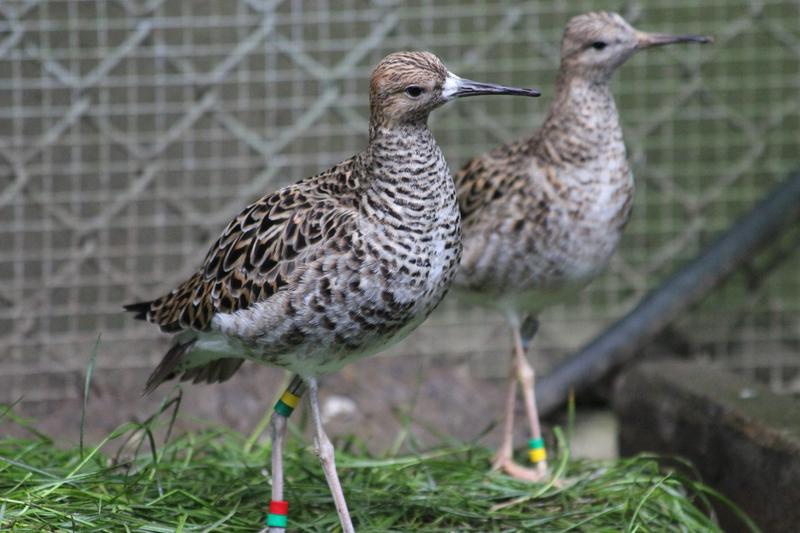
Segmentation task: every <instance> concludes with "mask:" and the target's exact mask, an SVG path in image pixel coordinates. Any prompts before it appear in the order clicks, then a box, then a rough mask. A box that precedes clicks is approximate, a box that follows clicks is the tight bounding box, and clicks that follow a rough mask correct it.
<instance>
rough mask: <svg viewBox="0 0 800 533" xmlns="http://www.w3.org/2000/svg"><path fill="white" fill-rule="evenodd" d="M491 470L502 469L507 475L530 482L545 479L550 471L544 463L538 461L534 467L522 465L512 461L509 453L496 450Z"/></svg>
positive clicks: (539, 481) (538, 481)
mask: <svg viewBox="0 0 800 533" xmlns="http://www.w3.org/2000/svg"><path fill="white" fill-rule="evenodd" d="M492 470H494V471H498V470H502V471H503V472H505V473H506V474H508V475H509V476H511V477H513V478H517V479H522V480H524V481H530V482H531V483H541V482H543V481H547V480H548V479H549V477H550V473H549V471H548V470H547V464H546V463H539V464H537V465H536V466H535V467H534V468H528V467H526V466H522V465H521V464H518V463H516V462H515V461H514V459H513V458H512V457H511V454H510V453H508V452H506V453H504V452H503V451H498V452H497V454H495V456H494V459H493V460H492Z"/></svg>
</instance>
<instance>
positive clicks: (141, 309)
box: [122, 301, 153, 320]
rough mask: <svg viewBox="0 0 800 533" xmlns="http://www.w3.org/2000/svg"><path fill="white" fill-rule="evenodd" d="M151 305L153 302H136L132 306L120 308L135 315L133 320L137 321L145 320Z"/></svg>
mask: <svg viewBox="0 0 800 533" xmlns="http://www.w3.org/2000/svg"><path fill="white" fill-rule="evenodd" d="M152 305H153V302H152V301H150V302H136V303H133V304H127V305H123V306H122V307H123V308H125V310H126V311H130V312H131V313H136V314H135V315H134V318H136V319H137V320H147V313H149V312H150V307H151V306H152Z"/></svg>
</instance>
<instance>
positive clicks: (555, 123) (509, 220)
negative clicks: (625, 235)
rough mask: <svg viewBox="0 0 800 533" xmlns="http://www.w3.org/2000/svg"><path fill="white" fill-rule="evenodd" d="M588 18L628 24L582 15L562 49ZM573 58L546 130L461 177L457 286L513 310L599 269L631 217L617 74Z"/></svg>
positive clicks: (528, 307) (534, 306) (538, 302)
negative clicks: (579, 65)
mask: <svg viewBox="0 0 800 533" xmlns="http://www.w3.org/2000/svg"><path fill="white" fill-rule="evenodd" d="M589 17H591V18H590V19H589V20H591V19H598V24H601V25H609V26H612V28H614V29H616V28H617V25H621V24H623V23H624V21H622V20H621V18H619V19H618V18H617V17H618V16H614V15H611V14H606V13H597V14H591V15H585V16H583V17H579V18H576V19H573V20H572V21H571V22H570V25H569V26H568V27H567V30H566V32H565V37H564V44H563V45H562V46H563V48H565V49H567V50H569V49H571V48H572V36H573V35H575V34H576V33H578V32H580V31H583V32H587V33H589V29H590V28H592V26H591V25H590V24H588V23H587V20H586V19H587V18H589ZM625 25H627V24H626V23H625ZM592 29H593V28H592ZM595 34H597V31H596V30H595V31H592V32H590V35H589V36H588V38H589V39H595V37H594V35H595ZM581 38H583V37H581ZM564 53H565V54H568V52H567V51H566V50H565V52H564ZM569 59H570V56H569V55H565V57H564V61H563V62H562V68H561V70H560V72H559V75H558V80H557V83H556V94H555V98H554V101H553V103H552V105H551V107H550V110H549V112H548V114H547V117H546V119H545V121H544V123H543V125H542V126H541V128H540V129H539V130H538V131H536V133H534V134H533V135H532V136H531V137H527V138H523V139H520V140H518V141H515V142H512V143H510V144H508V145H504V146H501V147H499V148H497V149H495V150H493V151H492V152H490V153H488V154H485V155H482V156H479V157H476V158H475V159H473V160H471V161H469V162H468V163H467V164H466V165H465V166H464V167H463V168H462V169H461V170H460V171H459V172H458V173H457V174H456V176H455V180H456V185H457V188H458V200H459V205H460V207H461V212H462V216H463V224H464V256H463V259H462V261H461V270H460V271H459V274H458V276H457V279H456V286H457V287H458V288H459V289H462V290H464V291H465V292H468V293H478V294H479V295H480V296H481V297H480V298H475V300H480V301H484V302H486V303H487V304H489V305H493V306H497V307H499V308H500V309H501V310H503V311H504V312H537V311H539V310H540V309H541V308H542V307H544V306H546V305H547V304H548V303H551V302H552V301H554V300H559V299H561V298H563V296H564V293H565V292H569V291H572V290H574V289H575V288H576V287H579V286H580V285H582V284H583V283H586V282H587V281H588V280H590V279H591V278H592V277H594V276H596V275H597V274H598V273H599V272H600V271H601V270H602V269H603V267H604V266H605V265H606V263H607V262H608V259H609V258H610V256H611V255H612V253H613V252H614V250H615V249H616V247H617V244H618V242H619V239H620V236H621V233H622V229H623V228H624V226H625V224H626V222H627V221H628V218H629V216H630V212H631V202H632V199H633V192H634V187H633V177H632V175H631V172H630V169H629V166H628V162H627V158H626V153H625V144H624V142H623V138H622V129H621V128H620V123H619V114H618V113H617V108H616V105H615V104H614V98H613V96H612V95H611V90H610V87H609V85H608V83H604V82H603V81H606V82H607V80H608V77H604V78H601V79H600V80H598V79H596V78H594V77H584V76H581V75H577V74H580V73H581V72H580V71H579V72H578V73H576V72H575V70H573V69H572V68H571V66H572V65H571V63H570V61H569ZM486 293H488V294H490V295H491V296H492V298H490V299H486V298H485V297H484V295H485V294H486Z"/></svg>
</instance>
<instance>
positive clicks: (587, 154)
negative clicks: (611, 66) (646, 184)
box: [531, 71, 626, 166]
mask: <svg viewBox="0 0 800 533" xmlns="http://www.w3.org/2000/svg"><path fill="white" fill-rule="evenodd" d="M531 141H532V142H531V149H532V150H534V151H535V152H536V154H537V156H539V157H540V158H541V159H544V160H545V161H547V162H548V163H550V164H554V165H559V166H561V165H564V166H568V165H585V164H586V163H587V162H589V161H593V160H598V159H613V158H620V157H621V158H622V159H625V157H626V156H625V145H624V142H623V139H622V128H621V127H620V123H619V114H618V113H617V106H616V105H615V103H614V97H613V96H612V94H611V87H610V86H609V83H608V81H594V80H590V79H586V78H583V77H579V76H571V75H569V73H567V72H564V71H561V72H560V73H559V77H558V82H557V86H556V95H555V98H554V100H553V103H552V105H551V106H550V111H549V112H548V114H547V118H546V119H545V121H544V124H543V125H542V127H541V128H540V129H539V131H538V132H537V134H536V135H535V136H534V137H533V139H532V140H531Z"/></svg>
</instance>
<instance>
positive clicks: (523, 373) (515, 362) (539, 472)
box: [492, 320, 547, 482]
mask: <svg viewBox="0 0 800 533" xmlns="http://www.w3.org/2000/svg"><path fill="white" fill-rule="evenodd" d="M523 327H524V328H526V330H528V331H525V339H523V337H522V334H521V333H520V327H519V324H518V323H515V322H514V321H512V325H511V329H512V331H513V334H514V354H513V358H512V363H511V370H510V375H509V378H508V394H507V396H506V405H505V420H504V423H503V442H502V444H501V446H500V448H499V449H498V450H497V453H496V454H495V457H494V460H493V462H492V468H493V469H495V470H497V469H502V470H503V471H505V472H506V473H507V474H509V475H510V476H513V477H516V478H519V479H525V480H528V481H533V482H536V481H541V480H542V479H543V478H544V477H545V476H546V475H547V464H546V463H544V465H542V463H538V464H537V465H536V468H535V469H533V468H527V467H524V466H522V465H519V464H517V463H515V462H514V460H513V457H512V451H513V434H514V406H515V402H516V395H517V382H519V383H520V385H522V393H523V397H524V399H525V408H526V412H527V414H528V419H529V421H530V423H531V434H532V435H533V438H541V430H540V428H539V417H538V415H537V414H536V402H535V397H533V369H532V368H531V366H530V364H529V363H528V361H527V359H526V358H525V348H527V344H528V342H530V339H531V338H532V337H533V335H534V334H535V333H536V322H535V321H533V322H531V321H530V320H528V321H526V322H525V324H524V325H523ZM532 414H533V416H532Z"/></svg>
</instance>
